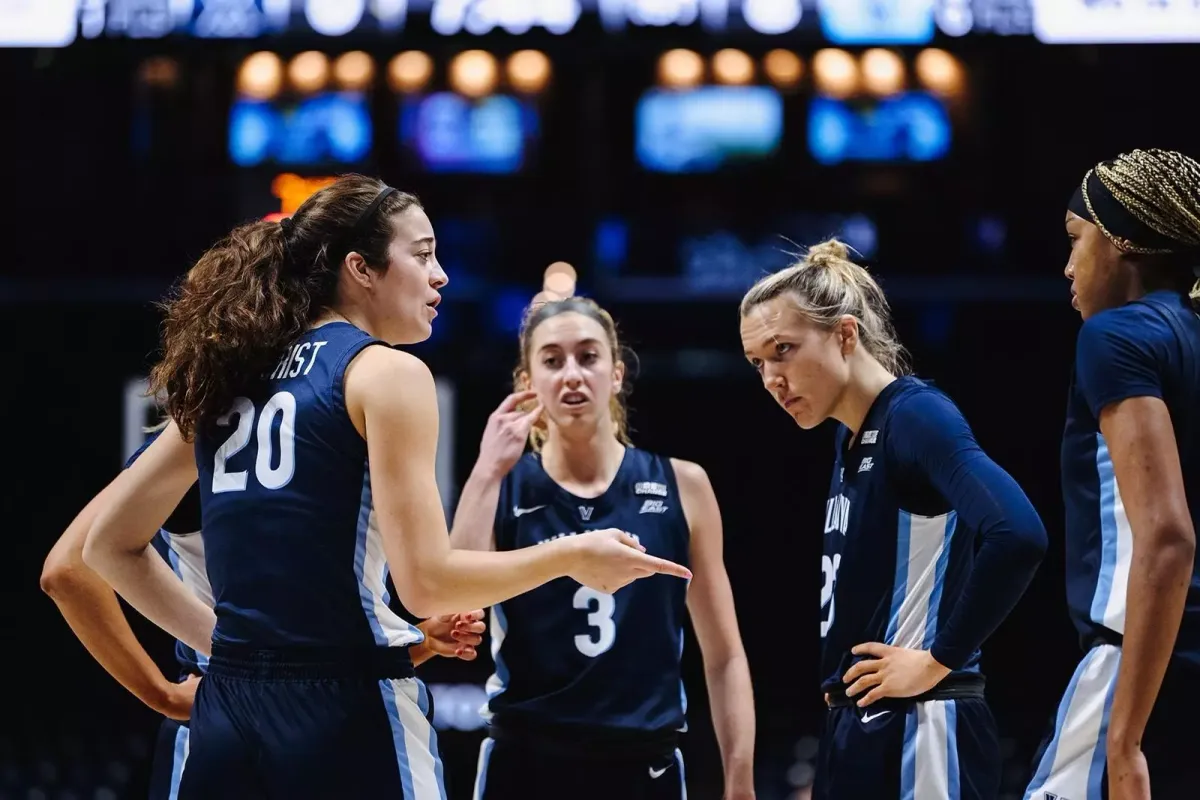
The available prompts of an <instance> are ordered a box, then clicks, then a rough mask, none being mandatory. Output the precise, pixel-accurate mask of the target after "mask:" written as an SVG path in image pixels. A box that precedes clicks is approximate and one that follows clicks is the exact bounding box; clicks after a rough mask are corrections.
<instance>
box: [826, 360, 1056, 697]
mask: <svg viewBox="0 0 1200 800" xmlns="http://www.w3.org/2000/svg"><path fill="white" fill-rule="evenodd" d="M850 438H851V437H850V431H849V430H848V429H847V428H846V427H845V426H842V425H839V427H838V432H837V435H836V437H835V441H836V454H837V455H836V458H835V461H834V468H833V480H832V485H831V488H830V495H829V500H828V502H827V503H826V511H825V543H824V544H825V551H824V557H823V558H822V569H823V572H824V584H823V588H822V592H821V604H822V618H821V636H822V639H823V640H824V641H823V647H822V665H821V677H822V681H823V688H824V690H825V691H830V690H836V689H838V688H844V687H843V686H842V683H841V676H842V675H843V674H844V673H845V672H846V670H847V669H849V667H850V666H851V665H852V664H853V663H854V662H855V661H857V660H858V659H859V657H858V656H854V655H852V654H851V652H850V651H851V648H853V647H854V646H855V645H858V644H862V643H864V642H883V643H885V644H890V645H895V646H897V647H907V648H912V649H918V650H930V651H931V652H932V654H933V655H934V657H935V658H936V659H937V660H938V661H939V662H940V663H942V664H943V665H944V666H946V667H949V668H950V669H951V670H952V671H954V672H960V673H961V672H977V671H978V669H979V655H980V653H979V647H980V645H981V644H982V642H983V641H984V640H985V639H986V638H987V636H988V635H990V634H991V632H992V631H993V630H994V629H995V627H996V626H997V625H998V624H999V623H1000V622H1001V621H1002V620H1003V619H1004V617H1005V616H1006V615H1007V614H1008V612H1009V611H1010V610H1011V608H1012V606H1013V605H1014V604H1015V603H1016V601H1017V599H1018V598H1019V597H1020V595H1021V593H1022V592H1023V591H1024V589H1025V587H1026V586H1027V585H1028V582H1029V580H1030V579H1031V578H1032V576H1033V573H1034V572H1035V571H1036V569H1037V564H1038V563H1039V562H1040V560H1041V556H1042V554H1043V553H1044V551H1045V546H1046V535H1045V529H1044V527H1043V526H1042V524H1041V520H1040V519H1039V518H1038V516H1037V513H1036V512H1035V511H1034V510H1033V507H1032V506H1031V505H1030V504H1029V500H1028V498H1027V497H1025V495H1024V492H1022V491H1021V489H1020V487H1018V486H1017V485H1016V483H1015V482H1014V481H1013V480H1012V478H1011V477H1009V476H1008V474H1007V473H1006V472H1004V470H1002V469H1000V468H999V467H998V466H996V464H995V463H994V462H992V461H991V460H990V459H989V458H988V457H987V456H986V455H985V454H984V453H983V451H982V450H980V448H979V446H978V444H976V442H975V439H974V436H973V435H972V433H971V431H970V428H969V427H968V426H967V423H966V421H965V420H964V419H963V417H962V414H961V413H960V412H959V410H958V409H957V408H956V407H955V406H954V404H953V403H952V402H951V401H950V400H949V398H947V397H946V396H945V395H944V394H942V393H941V392H940V391H938V390H936V389H934V388H933V387H932V386H929V385H928V384H926V383H924V382H922V381H920V380H918V379H917V378H912V377H905V378H899V379H897V380H895V381H893V382H892V383H891V384H889V385H888V386H887V387H886V388H885V389H884V390H883V391H882V392H881V393H880V394H879V396H878V397H877V398H876V399H875V401H874V403H873V404H872V406H871V409H870V411H869V412H868V413H867V416H866V418H865V419H864V420H863V425H862V429H861V435H860V436H858V437H857V438H856V439H855V440H854V441H853V442H851V441H850ZM977 541H978V543H979V545H980V547H979V554H978V556H977V555H976V544H977ZM977 562H978V566H979V569H976V564H977Z"/></svg>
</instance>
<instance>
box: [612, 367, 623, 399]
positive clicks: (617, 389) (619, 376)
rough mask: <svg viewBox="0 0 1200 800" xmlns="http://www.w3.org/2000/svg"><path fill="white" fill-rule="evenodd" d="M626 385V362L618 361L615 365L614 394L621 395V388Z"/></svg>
mask: <svg viewBox="0 0 1200 800" xmlns="http://www.w3.org/2000/svg"><path fill="white" fill-rule="evenodd" d="M624 384H625V362H624V361H618V362H617V363H615V364H613V394H620V393H621V387H622V386H624Z"/></svg>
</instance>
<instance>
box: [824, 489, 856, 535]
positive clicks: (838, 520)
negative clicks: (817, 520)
mask: <svg viewBox="0 0 1200 800" xmlns="http://www.w3.org/2000/svg"><path fill="white" fill-rule="evenodd" d="M849 523H850V500H849V499H848V498H847V497H846V496H845V495H844V494H839V495H838V496H837V497H831V498H829V499H828V500H826V501H825V533H833V532H834V531H837V532H838V533H845V532H846V528H847V526H848V525H849Z"/></svg>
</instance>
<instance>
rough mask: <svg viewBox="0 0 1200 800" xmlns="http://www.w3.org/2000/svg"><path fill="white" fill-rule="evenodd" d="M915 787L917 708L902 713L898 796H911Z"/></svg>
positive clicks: (903, 797)
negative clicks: (902, 731)
mask: <svg viewBox="0 0 1200 800" xmlns="http://www.w3.org/2000/svg"><path fill="white" fill-rule="evenodd" d="M916 789H917V708H916V706H913V707H912V708H910V709H909V710H908V713H907V714H905V715H904V748H903V750H902V751H901V755H900V797H901V800H907V798H911V797H912V796H913V794H914V793H915V792H916Z"/></svg>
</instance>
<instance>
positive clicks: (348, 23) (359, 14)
mask: <svg viewBox="0 0 1200 800" xmlns="http://www.w3.org/2000/svg"><path fill="white" fill-rule="evenodd" d="M366 10H367V3H366V0H305V2H304V18H305V19H306V20H308V24H309V25H311V26H312V29H313V30H314V31H316V32H317V33H319V34H322V35H323V36H344V35H346V34H347V33H349V32H350V31H352V30H354V29H355V28H356V27H358V23H360V22H362V18H363V14H364V13H365V12H366Z"/></svg>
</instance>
